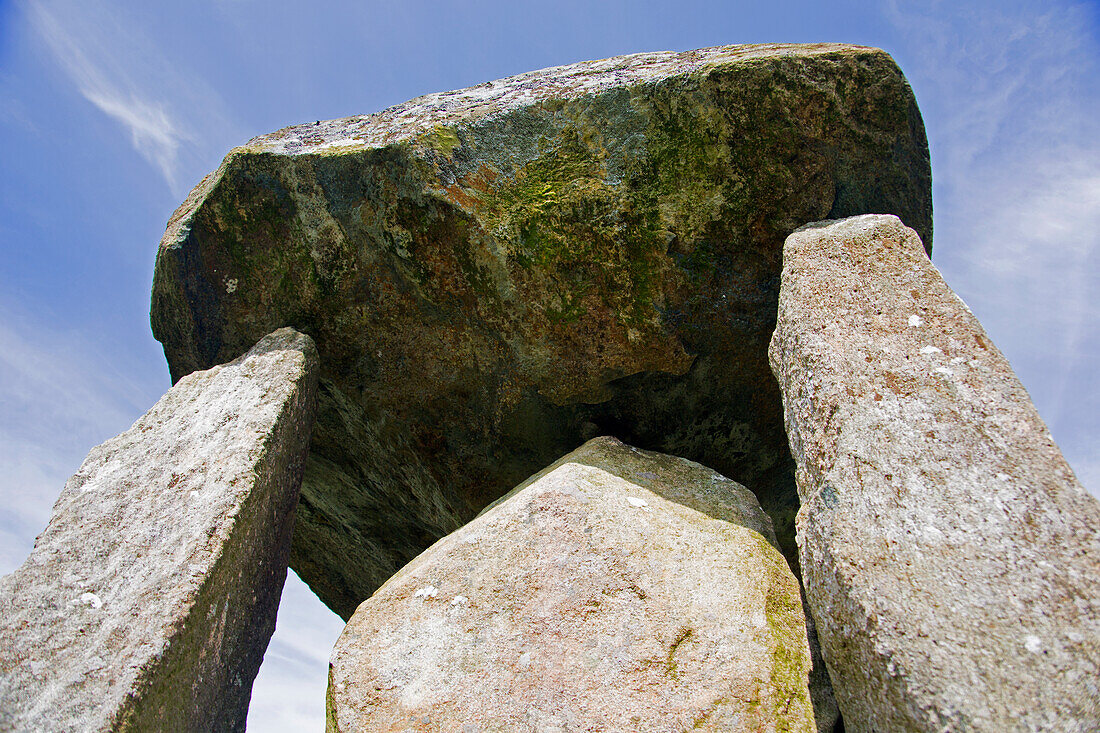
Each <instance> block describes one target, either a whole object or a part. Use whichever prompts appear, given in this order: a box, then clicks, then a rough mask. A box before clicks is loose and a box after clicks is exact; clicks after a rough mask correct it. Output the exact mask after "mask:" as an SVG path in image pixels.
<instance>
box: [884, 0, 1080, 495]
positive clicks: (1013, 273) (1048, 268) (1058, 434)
mask: <svg viewBox="0 0 1100 733" xmlns="http://www.w3.org/2000/svg"><path fill="white" fill-rule="evenodd" d="M886 7H887V17H888V18H889V19H890V20H891V21H892V23H893V24H894V26H895V27H896V28H897V29H898V31H899V33H900V35H901V37H902V38H903V39H904V49H905V50H907V51H909V52H910V58H909V59H907V60H906V62H905V64H904V66H905V71H906V75H907V76H908V77H909V79H910V81H911V82H912V83H913V85H914V87H915V88H916V91H917V98H918V100H919V101H920V104H921V109H922V111H923V112H924V117H925V120H926V122H927V124H928V126H929V140H930V144H931V150H932V170H933V173H934V178H935V182H934V192H935V195H936V200H935V204H936V252H935V254H934V259H935V261H936V262H937V264H938V265H939V267H940V269H941V270H942V271H943V273H944V276H945V277H946V278H947V280H948V282H950V283H951V284H952V285H953V286H954V287H955V289H956V290H957V291H958V292H959V294H960V295H962V296H963V297H964V298H965V299H966V301H967V302H968V303H969V305H970V306H971V308H973V310H974V312H975V313H976V315H977V316H978V317H979V318H980V319H981V321H982V323H983V325H984V326H985V328H986V329H987V330H988V331H989V332H990V333H991V335H992V336H993V339H994V341H995V342H996V343H997V344H998V345H999V346H1000V347H1001V349H1002V350H1004V351H1005V352H1006V353H1007V354H1008V355H1009V357H1010V359H1011V360H1012V363H1013V366H1014V367H1015V369H1016V371H1017V373H1018V374H1019V375H1020V377H1021V379H1022V380H1023V382H1024V383H1025V384H1026V385H1027V387H1028V390H1029V391H1030V392H1031V394H1032V397H1033V398H1034V400H1035V403H1036V406H1037V407H1038V408H1039V411H1040V413H1041V414H1042V415H1043V416H1044V418H1045V419H1046V421H1047V423H1048V425H1049V426H1050V428H1051V431H1052V432H1053V433H1054V437H1055V439H1056V440H1057V441H1058V442H1059V444H1060V445H1061V447H1062V449H1063V451H1064V452H1065V454H1066V457H1067V458H1068V459H1069V461H1070V463H1071V465H1073V467H1074V468H1075V470H1076V471H1077V473H1078V475H1079V477H1080V478H1081V479H1082V482H1083V483H1084V484H1085V485H1086V486H1088V487H1090V488H1091V490H1092V491H1093V492H1094V493H1095V492H1100V465H1098V464H1097V461H1096V459H1095V458H1094V456H1095V455H1096V450H1095V449H1096V448H1097V445H1096V443H1097V437H1096V436H1097V434H1098V432H1100V420H1098V418H1097V417H1096V416H1097V414H1098V413H1100V373H1097V372H1096V370H1095V369H1091V368H1090V365H1091V364H1094V363H1095V362H1096V360H1097V358H1100V318H1098V316H1100V306H1098V304H1097V301H1096V300H1095V298H1094V297H1093V294H1094V293H1095V292H1097V291H1098V290H1100V262H1098V255H1100V247H1098V245H1100V151H1098V150H1097V148H1096V142H1095V141H1096V140H1097V139H1100V118H1098V116H1097V115H1096V114H1095V111H1096V110H1095V103H1096V102H1095V100H1096V98H1097V91H1098V86H1100V85H1098V82H1097V79H1098V72H1100V68H1098V67H1100V63H1098V61H1100V44H1098V43H1097V41H1096V39H1095V37H1094V36H1093V34H1091V33H1090V32H1089V29H1090V28H1092V27H1093V23H1092V19H1091V16H1090V15H1089V12H1090V11H1089V9H1088V8H1087V7H1086V6H1082V5H1072V4H1067V3H1050V4H1043V5H1038V4H1034V3H1007V4H1005V5H1004V6H998V7H990V6H989V5H988V4H986V3H981V4H979V3H974V2H961V3H955V4H952V5H950V6H949V5H947V4H942V3H941V4H936V5H934V6H928V5H925V4H917V3H906V2H890V3H889V4H888V5H887V6H886Z"/></svg>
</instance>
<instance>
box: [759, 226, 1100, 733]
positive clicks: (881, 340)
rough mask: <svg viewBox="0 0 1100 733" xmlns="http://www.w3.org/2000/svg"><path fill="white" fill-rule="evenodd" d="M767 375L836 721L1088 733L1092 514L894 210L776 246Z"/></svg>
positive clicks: (1099, 538)
mask: <svg viewBox="0 0 1100 733" xmlns="http://www.w3.org/2000/svg"><path fill="white" fill-rule="evenodd" d="M783 259H784V264H783V285H782V289H781V294H780V299H779V320H778V325H777V327H776V331H775V337H774V339H773V340H772V344H771V354H772V365H773V367H774V369H775V376H776V378H777V379H778V381H779V384H780V387H781V389H782V391H783V400H784V405H785V409H786V420H787V429H788V432H789V435H790V444H791V450H792V452H793V454H794V458H795V460H796V462H797V466H798V470H797V479H798V482H797V483H798V493H799V496H800V497H801V500H802V507H801V509H800V510H799V513H798V545H799V550H800V552H801V556H802V571H803V580H804V582H805V588H806V593H807V596H808V601H809V606H810V609H811V611H812V612H813V616H814V618H815V620H816V622H817V631H818V634H819V635H820V640H821V647H822V651H823V652H824V656H825V661H826V664H827V666H828V669H829V673H830V676H831V677H832V681H833V687H834V689H835V692H836V698H837V701H838V702H839V703H840V710H841V713H842V714H843V716H844V726H845V730H850V731H856V732H857V733H862V732H864V731H866V732H870V731H929V730H966V731H990V732H992V731H1007V730H1019V731H1023V730H1027V731H1039V730H1042V731H1086V730H1100V688H1098V682H1097V681H1098V680H1100V593H1098V591H1100V502H1097V500H1096V499H1095V498H1094V497H1092V496H1090V495H1089V494H1088V492H1086V491H1085V489H1084V488H1083V487H1082V486H1081V484H1080V483H1079V482H1078V481H1077V479H1076V477H1074V475H1073V471H1072V470H1070V467H1069V466H1068V465H1067V464H1066V462H1065V459H1064V458H1063V457H1062V454H1061V452H1060V451H1059V450H1058V447H1057V446H1056V445H1055V444H1054V441H1053V440H1052V439H1051V436H1050V433H1049V432H1048V431H1047V428H1046V426H1045V425H1044V424H1043V421H1042V420H1041V419H1040V417H1039V414H1038V413H1037V412H1036V410H1035V407H1034V406H1033V405H1032V404H1031V400H1030V399H1029V398H1028V395H1027V392H1026V391H1025V390H1024V387H1023V385H1021V384H1020V382H1019V380H1018V379H1017V378H1016V375H1015V374H1013V372H1012V368H1011V367H1010V366H1009V364H1008V361H1007V360H1006V359H1005V358H1004V356H1003V355H1002V354H1001V353H1000V352H999V351H998V350H997V348H996V347H995V346H994V345H993V343H992V342H991V341H990V339H989V336H988V334H986V333H985V331H984V330H983V329H982V327H981V325H980V324H979V323H978V322H977V320H976V319H975V318H974V316H973V314H971V312H970V310H969V309H968V308H967V307H966V306H965V305H964V304H963V302H962V301H961V300H959V298H958V297H957V296H956V295H955V294H954V293H952V292H951V290H950V289H949V288H948V287H947V285H946V283H944V281H943V279H942V278H941V277H940V275H939V273H938V272H937V271H936V268H935V267H933V266H932V263H931V262H929V260H928V258H927V257H926V256H925V253H924V250H923V247H922V246H921V243H920V240H919V239H918V237H917V234H916V233H915V232H914V231H913V230H912V229H909V228H907V227H905V226H904V225H903V224H902V223H901V222H900V221H898V219H896V218H894V217H892V216H860V217H853V218H850V219H846V220H844V221H830V222H819V223H816V224H811V225H808V226H806V227H804V228H802V229H800V230H798V231H797V232H795V233H794V234H792V235H791V236H790V237H789V238H788V239H787V243H786V246H785V249H784V253H783Z"/></svg>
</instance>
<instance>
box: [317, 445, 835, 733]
mask: <svg viewBox="0 0 1100 733" xmlns="http://www.w3.org/2000/svg"><path fill="white" fill-rule="evenodd" d="M771 537H774V535H772V530H771V522H770V520H769V519H768V518H767V516H766V515H765V514H764V513H763V511H762V510H761V509H760V506H759V504H757V502H756V499H755V497H754V496H753V495H752V493H751V492H749V491H748V490H746V489H745V488H744V487H742V486H740V485H739V484H736V483H734V482H732V481H730V480H729V479H727V478H725V477H723V476H721V475H719V474H717V473H715V472H713V471H711V470H710V469H707V468H704V467H703V466H700V465H699V464H697V463H692V462H690V461H687V460H684V459H680V458H673V457H671V456H666V455H661V454H656V453H648V452H644V451H640V450H637V449H635V448H631V447H629V446H626V445H624V444H622V443H620V442H619V441H617V440H615V439H613V438H598V439H595V440H592V441H589V442H588V443H586V444H585V445H583V446H581V447H580V448H579V449H577V450H576V451H574V452H573V453H570V454H569V455H567V456H565V457H564V458H562V459H561V460H559V461H558V462H557V463H555V464H553V465H552V466H550V467H549V468H548V469H546V470H545V471H543V472H542V473H540V474H538V475H536V476H534V477H532V478H531V479H529V480H528V481H527V482H526V483H524V484H521V485H520V486H519V487H517V488H516V489H515V490H513V491H512V492H511V493H510V494H508V495H507V496H506V497H505V498H503V499H502V500H501V501H500V502H498V503H497V504H495V505H494V506H492V507H491V508H489V509H488V510H487V511H485V512H484V513H483V514H482V515H481V516H479V517H478V518H477V519H475V520H474V521H473V522H471V523H470V524H468V525H467V526H465V527H463V528H462V529H461V530H459V531H457V532H455V533H453V534H451V535H450V536H448V537H446V538H444V539H442V540H440V541H439V542H437V543H436V544H435V545H433V546H432V547H431V548H430V549H429V550H427V551H426V552H424V553H423V554H421V555H420V556H419V557H417V558H416V559H415V560H413V561H412V562H411V563H409V564H408V565H407V566H406V567H405V568H404V569H402V570H401V571H400V572H399V573H398V574H397V575H395V576H394V577H393V578H392V579H391V580H389V581H388V582H387V583H386V584H385V585H383V586H382V587H381V588H380V589H379V590H378V591H377V592H376V593H375V594H374V595H373V596H372V597H371V598H370V599H368V600H367V601H364V602H363V604H362V605H361V606H359V609H358V610H357V611H356V612H355V615H354V616H353V617H352V619H351V621H350V622H349V623H348V625H347V627H346V628H345V630H344V632H343V634H342V635H341V636H340V639H339V641H338V642H337V644H336V648H335V650H334V651H333V654H332V659H331V664H330V672H329V693H328V730H329V731H330V732H333V731H342V732H344V731H364V732H366V731H369V732H370V733H383V732H386V731H406V730H409V731H413V730H415V731H421V732H427V731H478V732H480V731H520V730H530V731H566V730H606V731H642V732H645V731H672V730H677V731H679V730H689V729H690V730H703V731H758V730H764V731H800V732H801V733H811V732H812V731H814V730H815V728H814V719H813V712H812V709H811V704H810V697H809V691H808V689H807V673H808V671H809V665H810V655H809V650H808V648H807V644H806V628H805V625H804V621H803V614H802V605H801V601H800V596H799V588H798V583H797V581H796V580H795V578H794V576H793V575H792V574H791V571H790V569H789V568H788V566H787V563H786V561H785V560H784V559H783V556H782V555H781V554H780V553H779V552H778V551H777V550H776V549H775V547H774V546H773V545H772V544H771V541H769V538H771ZM772 541H774V540H772Z"/></svg>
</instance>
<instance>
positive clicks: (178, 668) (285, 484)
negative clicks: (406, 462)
mask: <svg viewBox="0 0 1100 733" xmlns="http://www.w3.org/2000/svg"><path fill="white" fill-rule="evenodd" d="M316 380H317V353H316V349H315V347H314V345H313V342H312V341H311V340H310V339H309V337H307V336H304V335H302V334H300V333H297V332H295V331H292V330H291V329H283V330H280V331H278V332H276V333H273V334H271V335H270V336H268V337H266V338H264V339H262V340H261V341H260V342H259V343H257V344H256V345H255V348H253V349H252V350H251V351H249V352H248V353H247V354H246V355H245V356H243V357H241V358H240V359H238V360H237V361H235V362H233V363H232V364H226V365H224V366H219V367H215V368H213V369H210V370H209V371H206V372H199V373H194V374H191V375H190V376H188V377H186V378H184V379H182V380H180V382H179V383H178V384H176V386H174V387H173V388H172V389H171V390H169V391H168V393H167V394H165V396H164V397H163V398H161V400H160V401H159V402H157V404H156V405H154V406H153V408H152V409H151V410H149V412H147V413H146V414H145V415H144V416H143V417H142V418H141V419H139V420H138V421H137V422H136V423H134V425H133V427H131V428H130V429H129V430H128V431H126V432H125V433H122V434H121V435H118V436H116V437H114V438H112V439H111V440H108V441H107V442H106V443H103V444H102V445H100V446H97V447H96V448H93V449H92V451H91V452H90V453H89V454H88V457H87V458H86V459H85V461H84V463H83V465H81V467H80V470H79V471H77V473H76V474H75V475H74V476H73V477H72V478H71V479H69V481H68V483H66V484H65V489H64V490H63V491H62V493H61V496H60V497H59V498H58V500H57V504H56V505H55V506H54V512H53V517H52V518H51V519H50V523H49V526H47V527H46V530H45V531H44V532H43V533H42V534H41V535H40V536H39V537H38V540H37V541H36V542H35V547H34V551H33V552H32V553H31V556H30V557H29V558H28V559H27V561H26V562H25V563H24V564H23V565H22V566H21V567H20V568H19V569H18V570H16V571H15V572H14V573H12V574H11V575H8V576H6V577H4V578H2V579H0V730H19V731H32V730H33V731H51V732H53V731H81V732H83V731H107V730H111V731H116V730H138V731H153V730H164V731H168V730H179V731H184V730H195V731H197V730H244V725H245V716H246V712H247V709H248V699H249V695H250V694H251V690H252V680H253V678H254V677H255V675H256V671H257V669H259V666H260V660H261V659H262V658H263V652H264V648H265V647H266V646H267V641H268V638H269V637H270V636H271V632H272V631H273V630H274V627H275V611H276V609H277V608H278V605H279V596H280V594H281V592H282V588H283V581H284V580H285V579H286V571H287V558H288V554H289V550H290V537H291V531H292V529H293V523H294V504H295V501H296V500H297V497H298V487H299V483H300V480H301V473H302V470H303V467H304V463H305V455H306V451H307V449H308V442H309V431H310V426H311V424H312V421H313V413H314V409H315V405H316Z"/></svg>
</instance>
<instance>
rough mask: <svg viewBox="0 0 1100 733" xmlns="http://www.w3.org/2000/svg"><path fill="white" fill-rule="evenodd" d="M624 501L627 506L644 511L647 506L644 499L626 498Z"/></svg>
mask: <svg viewBox="0 0 1100 733" xmlns="http://www.w3.org/2000/svg"><path fill="white" fill-rule="evenodd" d="M626 501H627V503H628V504H630V506H632V507H636V508H638V509H644V508H646V507H648V506H649V502H648V501H646V500H645V499H639V498H638V497H636V496H628V497H626Z"/></svg>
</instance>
